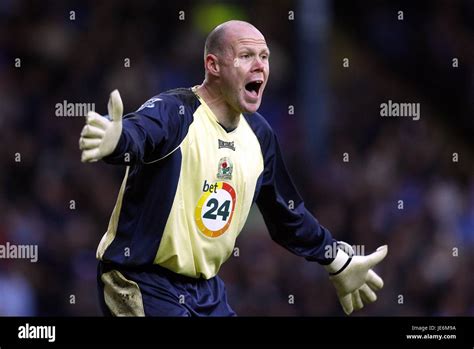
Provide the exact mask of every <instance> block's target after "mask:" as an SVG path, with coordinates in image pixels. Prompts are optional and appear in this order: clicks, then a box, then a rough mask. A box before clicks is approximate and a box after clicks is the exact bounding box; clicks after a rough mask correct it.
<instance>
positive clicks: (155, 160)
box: [97, 88, 334, 279]
mask: <svg viewBox="0 0 474 349" xmlns="http://www.w3.org/2000/svg"><path fill="white" fill-rule="evenodd" d="M104 160H105V161H106V162H108V163H112V164H122V165H126V172H125V177H124V179H123V182H122V185H121V187H120V191H119V194H118V198H117V202H116V204H115V207H114V210H113V212H112V216H111V218H110V221H109V226H108V229H107V232H106V233H105V235H104V236H103V238H102V240H101V242H100V244H99V247H98V250H97V257H98V258H99V259H100V260H102V261H104V262H112V263H116V264H119V265H127V266H145V265H150V264H158V265H161V266H162V267H164V268H167V269H169V270H171V271H173V272H175V273H178V274H181V275H186V276H190V277H195V278H198V277H203V278H205V279H209V278H211V277H213V276H215V275H216V274H217V272H218V271H219V268H220V266H221V265H222V264H223V263H224V262H225V261H226V260H227V258H229V256H230V255H231V253H232V251H233V248H234V245H235V240H236V238H237V236H238V235H239V233H240V231H241V230H242V228H243V226H244V224H245V221H246V219H247V216H248V214H249V211H250V207H251V205H252V203H253V202H256V203H257V205H258V207H259V209H260V211H261V213H262V215H263V218H264V221H265V224H266V226H267V227H268V230H269V232H270V235H271V237H272V238H273V240H274V241H276V242H277V243H279V244H280V245H282V246H284V247H285V248H287V249H288V250H290V251H291V252H293V253H295V254H297V255H300V256H303V257H305V258H306V259H308V260H312V261H318V262H320V263H323V264H327V263H328V262H330V261H331V259H328V258H326V257H325V252H326V246H328V245H332V244H333V242H334V240H333V238H332V236H331V234H330V232H329V231H328V230H327V229H325V228H324V227H323V226H321V225H320V224H319V223H318V221H317V220H316V219H315V218H314V217H313V216H312V215H311V214H310V213H309V212H308V211H307V210H306V208H305V206H304V203H303V201H302V199H301V197H300V195H299V194H298V192H297V191H296V189H295V187H294V185H293V183H292V181H291V179H290V176H289V175H288V173H287V170H286V168H285V165H284V163H283V160H282V156H281V153H280V149H279V146H278V142H277V139H276V136H275V134H274V133H273V130H272V128H271V127H270V125H269V124H268V123H267V122H266V120H265V119H264V118H263V117H262V116H261V115H260V114H258V113H254V114H251V115H240V121H239V123H238V127H237V128H236V129H234V130H232V131H230V132H227V131H226V130H225V129H224V128H223V127H222V126H221V125H220V124H219V123H218V121H217V119H216V117H215V115H214V114H213V112H212V111H211V110H210V108H209V107H208V106H207V105H206V103H205V102H204V101H203V100H202V99H201V98H200V97H199V96H197V95H196V94H195V92H194V88H193V89H176V90H171V91H168V92H165V93H162V94H160V95H158V96H156V97H154V98H152V99H150V100H149V101H147V102H146V103H145V104H143V105H142V106H141V107H140V108H139V109H138V110H137V111H136V112H135V113H131V114H128V115H126V116H125V117H124V120H123V130H122V135H121V137H120V140H119V142H118V145H117V147H116V149H115V151H114V152H113V153H112V154H111V155H109V156H108V157H106V158H104Z"/></svg>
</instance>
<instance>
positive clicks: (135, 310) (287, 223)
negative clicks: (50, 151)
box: [79, 21, 387, 316]
mask: <svg viewBox="0 0 474 349" xmlns="http://www.w3.org/2000/svg"><path fill="white" fill-rule="evenodd" d="M269 57H270V50H269V48H268V46H267V44H266V41H265V38H264V36H263V35H262V33H260V31H258V30H257V29H256V28H255V27H254V26H253V25H251V24H249V23H246V22H242V21H229V22H225V23H223V24H221V25H219V26H218V27H216V28H215V29H214V30H213V31H212V32H211V33H210V34H209V36H208V38H207V40H206V44H205V52H204V68H205V80H204V82H203V83H202V84H201V85H199V86H194V87H192V88H180V89H175V90H171V91H167V92H164V93H161V94H159V95H157V96H155V97H153V98H151V99H150V100H148V101H147V102H146V103H144V104H143V105H142V106H141V107H140V108H139V109H138V110H137V111H136V112H134V113H130V114H127V115H125V117H122V112H123V106H122V101H121V99H120V95H119V93H118V91H114V92H112V94H111V96H110V100H109V104H108V116H106V117H103V116H101V115H98V114H97V113H95V112H90V113H89V114H88V115H87V119H86V125H85V126H84V128H83V130H82V133H81V137H80V140H79V146H80V149H81V150H82V161H83V162H94V161H98V160H100V159H102V160H103V161H105V162H107V163H110V164H118V165H124V166H126V170H125V177H124V179H123V182H122V185H121V187H120V191H119V194H118V198H117V202H116V205H115V207H114V209H113V212H112V215H111V217H110V221H109V225H108V229H107V232H106V233H105V235H104V236H103V238H102V240H101V242H100V244H99V247H98V249H97V258H98V259H99V267H98V286H99V298H100V303H101V306H102V309H103V312H104V314H105V315H112V316H234V315H235V312H234V311H233V310H232V308H231V307H230V306H229V304H228V302H227V295H226V290H225V286H224V283H223V281H222V280H221V279H220V278H219V276H218V275H217V273H218V271H219V268H220V267H221V265H222V264H223V263H224V262H225V261H226V260H227V259H228V258H229V256H230V255H231V253H232V251H233V248H234V246H235V240H236V238H237V236H238V235H239V233H240V231H241V230H242V228H243V226H244V224H245V221H246V219H247V216H248V214H249V211H250V207H251V206H252V204H253V203H254V202H256V203H257V205H258V207H259V209H260V211H261V213H262V215H263V218H264V220H265V223H266V225H267V227H268V230H269V232H270V235H271V237H272V239H273V240H274V241H276V242H277V243H278V244H280V245H282V246H283V247H285V248H286V249H288V250H289V251H291V252H292V253H295V254H297V255H299V256H302V257H304V258H306V259H307V260H308V261H316V262H319V263H320V264H322V265H324V266H325V268H326V269H327V270H328V272H329V274H330V280H331V281H332V282H333V284H334V286H335V287H336V291H337V295H338V297H339V300H340V302H341V304H342V306H343V309H344V311H345V312H346V313H347V314H350V313H351V312H352V311H353V310H357V309H360V308H362V307H363V305H364V303H368V302H373V301H375V299H376V295H375V292H374V291H376V290H378V289H380V288H381V287H382V286H383V282H382V279H380V277H379V276H378V275H376V274H375V272H373V270H371V268H372V267H373V266H375V265H376V264H377V263H378V262H380V261H381V260H382V259H383V258H384V257H385V255H386V253H387V248H386V247H385V246H384V247H382V248H379V249H378V250H377V252H375V253H373V254H371V255H369V256H354V255H353V253H352V252H351V251H349V250H350V249H349V250H348V249H345V248H343V247H344V246H345V245H344V244H342V243H339V242H337V241H336V240H334V238H333V237H332V236H331V233H330V232H329V231H328V230H327V229H326V228H324V227H323V226H322V225H320V224H319V223H318V221H317V220H316V219H315V218H314V217H313V216H312V215H311V214H310V213H309V212H308V211H307V210H306V208H305V206H304V203H303V200H302V199H301V197H300V196H299V194H298V192H297V190H296V189H295V187H294V185H293V183H292V181H291V179H290V176H289V175H288V173H287V171H286V168H285V165H284V163H283V159H282V156H281V153H280V149H279V146H278V142H277V138H276V136H275V134H274V132H273V130H272V128H271V127H270V125H269V124H268V123H267V122H266V121H265V119H264V118H263V117H262V116H261V115H260V114H258V113H257V110H258V108H259V106H260V103H261V101H262V96H263V92H264V90H265V86H266V84H267V81H268V77H269V73H270V68H269Z"/></svg>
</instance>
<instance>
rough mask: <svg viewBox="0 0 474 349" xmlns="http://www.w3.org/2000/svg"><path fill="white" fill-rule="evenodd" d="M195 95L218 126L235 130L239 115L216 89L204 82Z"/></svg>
mask: <svg viewBox="0 0 474 349" xmlns="http://www.w3.org/2000/svg"><path fill="white" fill-rule="evenodd" d="M196 93H197V94H198V96H199V97H201V98H202V99H203V100H204V102H206V104H207V106H208V107H209V108H210V109H211V110H212V112H213V113H214V115H215V116H216V118H217V121H218V122H219V124H221V126H222V127H224V128H225V129H226V130H233V129H235V128H237V126H238V125H239V120H240V113H239V112H237V111H236V110H235V109H233V108H231V107H230V106H229V104H228V103H227V102H226V100H225V99H224V97H223V96H222V94H221V93H220V92H219V91H217V89H215V88H212V87H211V86H210V85H209V84H208V83H206V81H204V82H203V83H202V84H201V85H200V86H199V87H198V88H197V89H196Z"/></svg>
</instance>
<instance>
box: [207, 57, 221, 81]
mask: <svg viewBox="0 0 474 349" xmlns="http://www.w3.org/2000/svg"><path fill="white" fill-rule="evenodd" d="M204 66H205V68H206V71H207V72H208V73H209V74H211V75H213V76H216V77H217V76H219V75H220V66H219V58H218V57H217V56H216V55H213V54H212V53H209V54H208V55H207V56H206V58H205V60H204Z"/></svg>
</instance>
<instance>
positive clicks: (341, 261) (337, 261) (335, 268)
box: [324, 249, 352, 276]
mask: <svg viewBox="0 0 474 349" xmlns="http://www.w3.org/2000/svg"><path fill="white" fill-rule="evenodd" d="M351 260H352V257H349V255H348V254H347V253H346V252H344V251H343V250H341V249H338V250H337V255H336V258H334V260H333V261H332V262H331V263H330V264H328V265H326V266H325V267H324V268H326V270H327V271H328V273H329V275H331V276H334V275H337V274H339V273H340V272H342V271H343V270H344V269H346V267H347V266H348V265H349V263H350V262H351Z"/></svg>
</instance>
